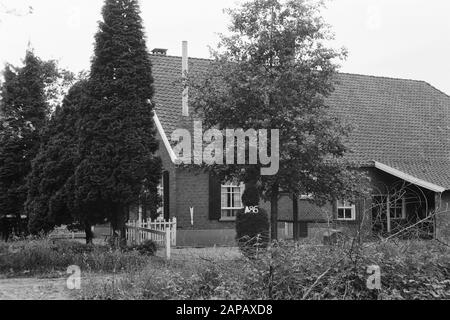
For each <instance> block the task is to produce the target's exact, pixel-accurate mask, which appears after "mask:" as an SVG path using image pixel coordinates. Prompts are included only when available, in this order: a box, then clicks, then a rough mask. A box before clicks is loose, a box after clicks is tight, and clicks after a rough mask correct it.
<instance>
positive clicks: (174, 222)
mask: <svg viewBox="0 0 450 320" xmlns="http://www.w3.org/2000/svg"><path fill="white" fill-rule="evenodd" d="M172 244H173V245H174V246H176V245H177V218H176V217H173V218H172Z"/></svg>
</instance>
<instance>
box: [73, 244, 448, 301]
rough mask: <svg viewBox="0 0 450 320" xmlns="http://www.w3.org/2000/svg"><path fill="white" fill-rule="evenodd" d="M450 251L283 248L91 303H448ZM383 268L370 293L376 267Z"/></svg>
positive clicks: (123, 288) (147, 282) (180, 265)
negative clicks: (377, 284) (371, 268)
mask: <svg viewBox="0 0 450 320" xmlns="http://www.w3.org/2000/svg"><path fill="white" fill-rule="evenodd" d="M449 253H450V249H449V247H448V246H445V245H442V244H440V243H438V242H402V243H398V244H395V243H392V242H389V243H378V244H372V245H367V246H365V247H363V248H361V250H354V248H353V249H351V248H343V247H340V248H338V247H331V246H316V247H312V246H297V247H295V246H293V245H289V244H287V243H279V244H277V245H276V246H272V247H271V248H270V249H269V250H268V251H267V253H266V254H265V255H261V256H260V257H259V258H258V259H246V258H238V259H233V260H220V259H213V260H208V259H194V260H192V261H189V263H188V264H187V263H185V262H184V261H181V262H179V261H178V262H177V261H176V262H171V263H166V264H154V263H153V264H151V265H149V266H148V267H147V268H145V269H143V271H141V272H139V273H137V274H131V275H130V276H127V277H125V278H122V279H121V280H120V281H115V282H108V283H100V284H99V283H97V284H94V283H93V284H91V285H89V286H87V287H85V288H84V289H83V291H82V295H81V297H82V298H83V299H157V300H159V299H161V300H165V299H230V300H231V299H233V300H234V299H263V300H266V299H279V300H300V299H312V300H318V299H348V300H367V299H388V300H390V299H448V298H450V280H448V279H449V276H450V255H449ZM372 265H377V266H379V267H380V269H381V290H370V289H369V288H368V287H367V280H368V278H369V276H370V274H368V273H367V269H368V267H369V266H372Z"/></svg>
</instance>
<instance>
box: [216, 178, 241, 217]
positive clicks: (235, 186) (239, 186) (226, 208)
mask: <svg viewBox="0 0 450 320" xmlns="http://www.w3.org/2000/svg"><path fill="white" fill-rule="evenodd" d="M223 188H240V194H241V204H242V195H243V194H244V190H245V184H242V183H241V184H240V185H237V184H232V183H230V184H222V185H221V187H220V206H221V208H220V214H221V216H220V221H236V216H233V217H229V216H225V215H224V211H233V210H242V209H244V205H243V204H242V206H241V207H222V202H223V201H222V200H223V198H222V197H223V196H224V193H223ZM225 194H227V195H228V194H229V193H228V192H227V193H225ZM231 194H233V193H231Z"/></svg>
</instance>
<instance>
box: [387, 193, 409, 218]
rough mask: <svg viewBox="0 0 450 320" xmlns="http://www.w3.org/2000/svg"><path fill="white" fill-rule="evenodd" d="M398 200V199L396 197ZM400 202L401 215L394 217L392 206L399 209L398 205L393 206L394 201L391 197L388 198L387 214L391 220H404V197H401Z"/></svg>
mask: <svg viewBox="0 0 450 320" xmlns="http://www.w3.org/2000/svg"><path fill="white" fill-rule="evenodd" d="M398 200H400V199H398ZM401 201H402V204H401V206H402V207H401V209H402V216H401V217H394V216H393V215H392V214H393V210H392V209H393V208H396V209H399V208H400V207H399V206H394V204H395V202H394V201H393V200H391V199H389V202H390V203H389V216H390V219H391V221H401V220H405V219H406V199H405V197H402V198H401Z"/></svg>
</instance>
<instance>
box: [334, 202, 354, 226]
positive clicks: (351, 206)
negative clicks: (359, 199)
mask: <svg viewBox="0 0 450 320" xmlns="http://www.w3.org/2000/svg"><path fill="white" fill-rule="evenodd" d="M340 202H342V204H343V205H342V206H341V205H340ZM339 210H351V213H352V216H351V218H346V217H344V218H339ZM344 215H345V214H344ZM336 220H337V221H355V220H356V205H354V204H351V203H350V202H349V201H344V200H338V201H336Z"/></svg>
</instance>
